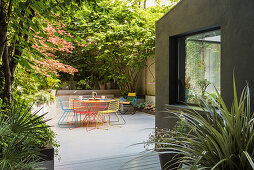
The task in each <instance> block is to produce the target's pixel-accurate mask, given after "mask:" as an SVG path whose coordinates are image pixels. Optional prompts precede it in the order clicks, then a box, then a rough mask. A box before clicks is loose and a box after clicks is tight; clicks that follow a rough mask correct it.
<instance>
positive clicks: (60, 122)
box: [58, 98, 73, 128]
mask: <svg viewBox="0 0 254 170" xmlns="http://www.w3.org/2000/svg"><path fill="white" fill-rule="evenodd" d="M58 100H59V101H60V105H61V109H62V110H63V111H64V112H63V114H62V116H61V118H60V119H59V120H58V126H59V127H60V128H69V126H66V127H63V121H64V119H65V118H66V116H67V115H69V113H70V112H73V110H72V109H65V108H64V107H63V101H62V100H61V99H59V98H58ZM67 119H68V116H67Z"/></svg>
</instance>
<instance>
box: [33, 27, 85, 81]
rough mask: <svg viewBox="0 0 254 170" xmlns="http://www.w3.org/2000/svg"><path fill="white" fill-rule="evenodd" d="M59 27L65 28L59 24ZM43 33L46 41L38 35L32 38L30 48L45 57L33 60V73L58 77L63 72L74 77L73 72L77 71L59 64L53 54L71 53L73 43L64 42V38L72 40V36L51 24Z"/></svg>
mask: <svg viewBox="0 0 254 170" xmlns="http://www.w3.org/2000/svg"><path fill="white" fill-rule="evenodd" d="M61 26H62V27H65V25H64V24H61ZM44 31H45V33H46V34H47V35H48V38H47V39H46V38H43V37H40V36H38V35H35V36H34V39H35V41H34V42H36V43H35V44H34V45H33V46H32V47H33V48H34V49H36V50H38V51H39V52H41V53H42V54H44V55H45V56H46V57H45V58H41V59H39V60H34V63H35V66H34V69H35V71H37V72H39V73H40V74H43V75H46V76H49V73H53V74H54V75H57V76H58V72H65V73H68V74H71V75H74V73H75V72H78V69H76V68H74V67H72V66H70V65H67V64H64V63H61V62H59V61H58V60H57V59H56V58H57V56H55V54H54V53H55V52H56V51H61V52H65V53H72V50H73V49H74V48H75V47H74V46H73V43H72V42H70V41H67V40H65V39H64V38H65V37H68V38H73V36H72V35H71V34H70V33H67V32H66V31H65V30H63V29H61V28H60V27H58V28H55V27H54V26H52V25H51V24H49V25H48V27H47V28H45V29H44ZM60 36H61V37H60ZM79 46H84V47H85V45H83V44H81V43H79Z"/></svg>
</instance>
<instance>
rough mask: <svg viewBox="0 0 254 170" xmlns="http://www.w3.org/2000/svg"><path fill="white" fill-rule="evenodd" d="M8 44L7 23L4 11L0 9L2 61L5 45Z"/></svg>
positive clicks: (0, 50)
mask: <svg viewBox="0 0 254 170" xmlns="http://www.w3.org/2000/svg"><path fill="white" fill-rule="evenodd" d="M6 42H7V23H6V14H5V11H4V9H2V8H1V9H0V60H1V58H2V56H3V53H4V48H5V44H6Z"/></svg>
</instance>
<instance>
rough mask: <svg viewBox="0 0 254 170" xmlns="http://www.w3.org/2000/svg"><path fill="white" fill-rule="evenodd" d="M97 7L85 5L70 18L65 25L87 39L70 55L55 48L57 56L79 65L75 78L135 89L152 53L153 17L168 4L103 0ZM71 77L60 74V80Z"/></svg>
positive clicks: (153, 36) (123, 89) (66, 61)
mask: <svg viewBox="0 0 254 170" xmlns="http://www.w3.org/2000/svg"><path fill="white" fill-rule="evenodd" d="M98 6H100V8H99V9H97V10H93V9H91V8H88V7H87V6H84V7H83V10H80V11H78V12H75V13H69V14H68V15H71V16H73V18H72V20H69V24H68V29H70V30H72V31H73V32H75V33H76V34H78V35H79V36H80V37H81V38H82V39H83V40H85V42H86V46H85V47H78V46H76V48H75V49H74V51H73V53H72V54H71V55H69V54H66V53H65V54H63V53H60V52H58V53H57V55H58V56H59V58H58V59H59V60H60V61H61V62H63V63H65V64H69V65H72V66H74V67H76V68H78V69H79V73H77V74H76V75H75V78H74V80H76V81H80V80H82V79H85V78H89V80H90V82H91V85H90V86H92V87H95V86H96V82H102V83H106V82H109V81H114V82H116V83H117V85H118V87H119V88H120V89H121V90H122V91H123V92H131V91H135V89H136V83H137V79H138V76H139V74H138V73H139V72H140V71H141V70H142V69H143V68H145V67H146V59H147V58H148V57H154V52H155V21H156V20H158V19H159V18H160V17H161V16H162V15H163V14H164V13H165V12H167V11H168V10H169V8H170V6H154V7H150V8H146V9H144V8H141V7H140V6H139V5H138V4H135V3H131V2H129V3H128V2H123V1H118V0H117V1H114V2H111V1H109V0H104V1H101V2H99V3H98ZM68 79H70V77H68V76H66V75H63V78H62V80H68Z"/></svg>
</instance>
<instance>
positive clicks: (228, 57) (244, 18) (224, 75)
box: [156, 0, 254, 128]
mask: <svg viewBox="0 0 254 170" xmlns="http://www.w3.org/2000/svg"><path fill="white" fill-rule="evenodd" d="M200 44H201V45H200ZM193 46H195V49H196V51H195V49H194V47H193ZM201 46H202V48H201ZM199 54H200V55H199ZM195 55H196V56H197V57H198V56H201V57H200V59H199V60H198V61H197V62H196V63H197V65H196V66H192V68H189V66H188V64H190V63H188V62H191V61H192V60H193V58H194V59H197V58H195ZM190 65H191V64H190ZM196 68H197V69H196ZM195 69H196V70H203V71H202V72H201V73H200V72H199V73H197V72H195ZM193 70H194V71H193ZM233 72H234V74H235V78H236V84H237V88H238V91H239V92H241V90H242V89H243V87H244V86H245V85H246V81H247V82H248V83H249V86H250V90H251V94H252V98H253V96H254V1H253V0H242V1H240V0H182V1H181V2H179V3H178V4H177V5H176V6H175V7H174V8H172V9H171V10H170V11H169V12H168V13H167V14H165V15H164V16H163V17H162V18H161V19H160V20H158V21H157V22H156V109H157V111H156V126H157V127H159V128H172V127H173V126H174V122H175V120H174V119H170V118H166V117H168V116H169V113H167V112H163V110H165V108H166V105H167V104H169V105H178V104H180V103H181V102H186V101H187V102H193V101H194V99H186V98H188V97H189V96H191V95H189V96H187V93H189V92H187V91H186V90H185V88H187V87H186V86H187V85H188V83H189V82H187V81H189V80H190V82H191V81H193V82H191V83H192V84H191V86H192V92H193V91H200V88H199V87H198V83H196V84H195V82H194V80H195V79H198V77H203V80H208V81H209V82H210V83H211V82H212V83H211V84H216V85H215V86H216V87H217V88H218V89H219V91H220V93H221V95H222V97H223V98H224V100H225V101H226V104H227V105H228V106H230V105H231V102H232V98H233ZM201 75H202V76H201ZM187 79H188V80H187ZM198 81H200V80H196V82H198ZM203 82H204V81H203ZM210 86H211V85H210ZM210 86H209V87H208V88H211V87H210ZM192 97H193V95H192ZM189 98H190V97H189ZM253 99H254V98H253ZM252 101H253V102H254V100H252ZM253 102H252V105H253V106H254V103H253Z"/></svg>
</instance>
